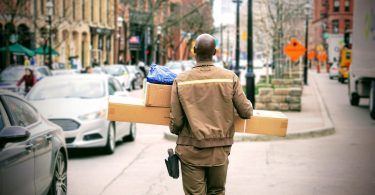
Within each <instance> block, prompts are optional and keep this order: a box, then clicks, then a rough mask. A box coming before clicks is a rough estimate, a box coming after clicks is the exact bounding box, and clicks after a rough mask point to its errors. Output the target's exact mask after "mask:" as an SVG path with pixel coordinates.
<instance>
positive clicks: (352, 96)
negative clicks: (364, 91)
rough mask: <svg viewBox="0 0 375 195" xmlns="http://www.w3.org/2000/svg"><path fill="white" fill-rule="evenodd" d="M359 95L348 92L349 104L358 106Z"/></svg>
mask: <svg viewBox="0 0 375 195" xmlns="http://www.w3.org/2000/svg"><path fill="white" fill-rule="evenodd" d="M359 100H360V98H359V95H358V94H356V93H352V94H350V105H352V106H358V105H359Z"/></svg>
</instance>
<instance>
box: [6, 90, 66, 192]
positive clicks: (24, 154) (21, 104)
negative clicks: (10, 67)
mask: <svg viewBox="0 0 375 195" xmlns="http://www.w3.org/2000/svg"><path fill="white" fill-rule="evenodd" d="M0 99H1V101H0V185H1V187H0V194H47V193H48V194H66V193H67V165H68V154H67V149H66V145H65V140H64V139H65V138H64V132H63V131H62V129H61V127H59V126H57V125H55V124H53V123H51V122H49V121H48V120H47V119H45V118H44V117H43V116H41V114H40V113H39V112H38V110H36V109H35V108H34V107H33V106H32V105H30V104H29V103H28V102H26V101H25V100H24V99H23V98H21V97H19V96H17V95H15V94H13V93H11V92H9V91H4V90H0ZM51 110H52V109H51Z"/></svg>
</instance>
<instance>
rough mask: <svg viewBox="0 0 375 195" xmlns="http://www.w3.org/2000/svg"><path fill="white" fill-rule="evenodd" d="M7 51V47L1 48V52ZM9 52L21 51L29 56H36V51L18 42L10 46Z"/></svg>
mask: <svg viewBox="0 0 375 195" xmlns="http://www.w3.org/2000/svg"><path fill="white" fill-rule="evenodd" d="M6 51H7V47H2V48H0V52H6ZM9 52H11V53H20V54H24V55H28V56H34V55H35V53H34V52H33V51H32V50H30V49H27V48H26V47H24V46H22V45H20V44H18V43H16V44H13V45H10V46H9Z"/></svg>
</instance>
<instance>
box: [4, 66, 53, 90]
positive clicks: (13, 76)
mask: <svg viewBox="0 0 375 195" xmlns="http://www.w3.org/2000/svg"><path fill="white" fill-rule="evenodd" d="M29 68H30V69H31V70H33V73H34V75H35V77H36V80H37V81H39V80H42V79H43V78H45V77H48V76H52V73H51V71H50V70H49V68H48V67H47V66H29ZM24 74H25V66H23V65H15V66H9V67H7V68H6V69H4V70H3V71H2V72H1V74H0V89H5V90H9V91H12V92H17V93H19V94H22V92H23V91H24V90H23V88H24V84H22V85H21V86H20V88H18V87H17V85H16V84H17V82H18V80H20V79H21V78H22V76H23V75H24Z"/></svg>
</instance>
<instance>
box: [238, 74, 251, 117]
mask: <svg viewBox="0 0 375 195" xmlns="http://www.w3.org/2000/svg"><path fill="white" fill-rule="evenodd" d="M233 90H234V92H233V105H234V107H235V108H236V110H237V113H238V115H239V116H240V117H241V118H242V119H249V118H250V117H251V116H252V115H253V105H252V104H251V102H250V100H248V99H247V98H246V96H245V93H244V92H243V90H242V85H241V82H240V79H239V78H238V77H237V76H236V75H235V76H234V84H233Z"/></svg>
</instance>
